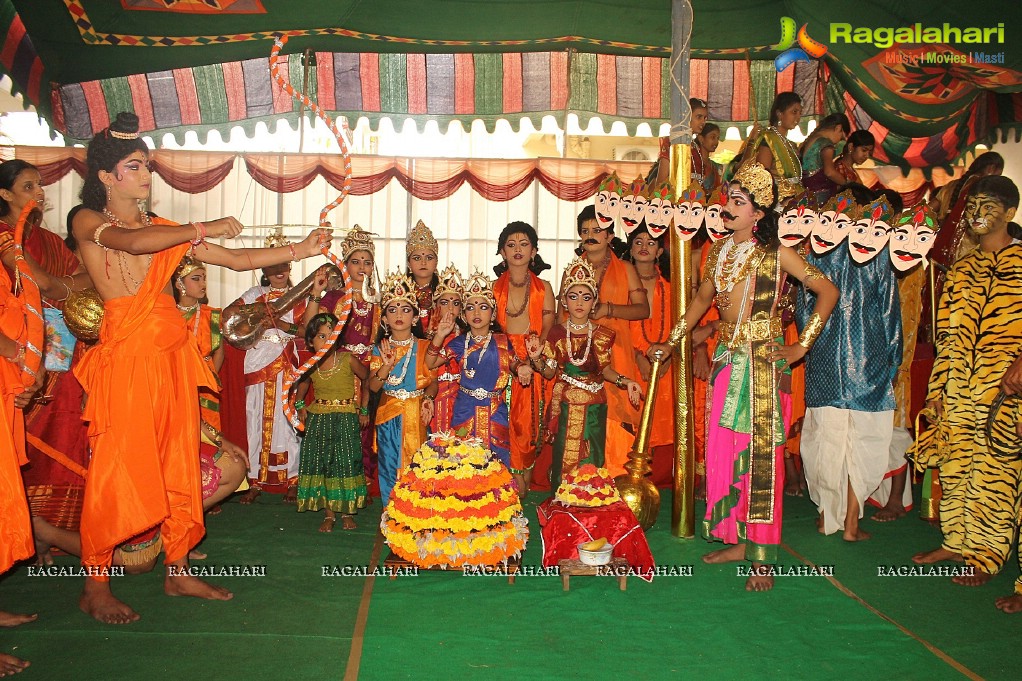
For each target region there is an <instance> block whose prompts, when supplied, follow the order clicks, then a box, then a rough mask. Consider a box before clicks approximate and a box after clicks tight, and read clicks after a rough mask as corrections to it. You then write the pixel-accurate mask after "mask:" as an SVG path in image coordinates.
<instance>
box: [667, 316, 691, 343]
mask: <svg viewBox="0 0 1022 681" xmlns="http://www.w3.org/2000/svg"><path fill="white" fill-rule="evenodd" d="M687 333H688V323H687V322H686V321H685V320H684V319H680V320H678V323H677V324H675V325H674V328H673V329H671V334H670V335H669V336H667V344H668V345H670V346H672V347H675V346H677V345H678V344H679V343H680V342H681V339H682V338H683V337H684V336H685V334H687Z"/></svg>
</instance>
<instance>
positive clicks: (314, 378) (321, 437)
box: [295, 312, 369, 532]
mask: <svg viewBox="0 0 1022 681" xmlns="http://www.w3.org/2000/svg"><path fill="white" fill-rule="evenodd" d="M335 324H337V317H335V316H333V315H332V314H330V313H329V312H323V313H320V314H318V315H316V316H315V317H313V318H312V320H310V321H309V323H308V325H306V328H305V344H306V346H307V347H310V348H312V350H313V351H314V352H319V351H320V350H321V349H323V346H324V345H326V342H327V339H328V338H329V337H330V334H331V333H332V332H333V329H334V325H335ZM368 375H369V369H368V368H367V367H366V365H364V364H362V363H361V362H360V361H358V358H357V357H355V355H353V354H352V353H350V352H348V351H347V350H343V349H338V348H337V346H334V348H333V349H331V350H330V352H328V353H327V354H326V355H325V356H324V357H323V358H322V359H321V360H320V361H319V364H318V365H317V366H316V368H315V369H314V370H313V371H312V374H311V376H310V377H305V378H303V379H302V380H301V382H300V383H299V384H298V390H297V397H298V402H296V403H295V406H296V407H297V408H298V409H300V410H301V411H300V416H301V419H302V423H304V424H305V437H304V438H303V439H302V456H301V459H300V461H301V464H300V467H299V470H298V511H299V512H301V511H318V510H319V509H320V508H322V509H323V510H324V512H325V517H324V518H323V522H322V524H320V526H319V531H320V532H331V531H333V529H334V523H335V522H336V521H337V516H336V515H335V514H337V513H340V514H341V527H343V528H344V529H346V530H354V529H355V528H356V527H357V525H356V524H355V519H354V517H353V516H354V515H355V514H356V513H357V512H358V509H360V508H365V506H366V503H367V501H368V494H369V492H368V489H367V487H366V476H365V469H364V468H363V467H362V439H361V436H360V435H359V423H358V414H357V409H358V404H359V402H358V397H357V395H356V393H355V377H356V376H357V377H358V378H359V379H361V380H363V381H364V380H365V379H366V377H367V376H368ZM310 380H311V383H312V385H313V387H314V388H315V389H316V398H315V399H314V400H311V401H310V402H308V403H306V402H305V396H306V395H307V394H308V392H309V383H310Z"/></svg>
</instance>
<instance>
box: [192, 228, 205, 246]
mask: <svg viewBox="0 0 1022 681" xmlns="http://www.w3.org/2000/svg"><path fill="white" fill-rule="evenodd" d="M192 227H194V228H195V238H194V239H193V240H192V247H196V246H199V245H200V244H202V242H203V241H205V240H206V225H204V224H202V223H201V222H193V223H192ZM200 232H201V233H200Z"/></svg>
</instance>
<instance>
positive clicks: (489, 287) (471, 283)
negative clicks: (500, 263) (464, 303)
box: [465, 268, 497, 307]
mask: <svg viewBox="0 0 1022 681" xmlns="http://www.w3.org/2000/svg"><path fill="white" fill-rule="evenodd" d="M469 298H485V299H486V300H487V301H488V302H489V303H490V305H492V306H494V307H496V305H497V301H496V299H495V298H494V297H493V282H491V281H490V278H489V277H487V276H486V275H485V274H483V273H482V272H480V271H479V269H478V268H476V271H475V272H473V273H472V276H471V277H469V278H468V279H466V280H465V300H468V299H469Z"/></svg>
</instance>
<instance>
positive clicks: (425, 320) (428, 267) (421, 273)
mask: <svg viewBox="0 0 1022 681" xmlns="http://www.w3.org/2000/svg"><path fill="white" fill-rule="evenodd" d="M437 252H438V249H437V243H436V237H434V236H433V232H431V231H430V229H429V227H427V226H426V224H425V223H424V222H423V221H422V220H419V221H418V222H417V223H415V228H414V229H413V230H412V231H411V232H409V234H408V241H407V242H406V243H405V255H406V256H407V259H408V276H410V277H411V278H412V281H413V282H415V301H416V303H415V304H416V314H417V316H418V318H419V322H420V323H421V324H422V328H423V329H428V328H429V322H430V314H431V313H432V310H433V294H434V291H435V290H436V287H437V284H438V283H440V280H439V279H438V278H437V276H436V267H437Z"/></svg>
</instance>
